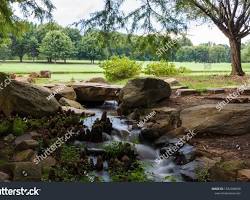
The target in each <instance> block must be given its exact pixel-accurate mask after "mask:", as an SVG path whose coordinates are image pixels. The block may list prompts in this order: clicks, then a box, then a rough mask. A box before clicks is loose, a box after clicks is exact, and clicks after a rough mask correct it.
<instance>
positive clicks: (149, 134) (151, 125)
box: [138, 107, 181, 142]
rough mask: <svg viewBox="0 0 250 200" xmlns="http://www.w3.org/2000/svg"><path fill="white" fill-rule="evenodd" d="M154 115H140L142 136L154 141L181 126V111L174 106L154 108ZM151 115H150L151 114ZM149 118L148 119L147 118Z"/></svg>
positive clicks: (144, 138)
mask: <svg viewBox="0 0 250 200" xmlns="http://www.w3.org/2000/svg"><path fill="white" fill-rule="evenodd" d="M152 112H154V115H152V114H151V116H152V117H150V118H149V117H144V118H143V116H141V117H140V122H139V123H138V125H140V126H142V131H141V138H142V139H143V140H147V141H149V142H152V141H154V140H156V139H158V138H159V137H161V136H162V135H164V134H166V133H168V132H169V131H172V130H174V129H176V128H178V127H180V126H181V120H180V112H179V111H178V110H176V109H174V108H169V107H161V108H154V109H153V111H152V110H151V111H148V113H152ZM149 116H150V115H149ZM146 119H147V120H146Z"/></svg>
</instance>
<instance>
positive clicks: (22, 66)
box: [0, 61, 103, 74]
mask: <svg viewBox="0 0 250 200" xmlns="http://www.w3.org/2000/svg"><path fill="white" fill-rule="evenodd" d="M41 70H49V71H51V72H53V73H100V72H102V71H103V70H102V69H101V68H100V67H99V66H98V64H90V63H88V62H86V61H83V62H78V63H76V62H74V63H72V62H68V63H66V64H64V63H60V64H54V63H53V64H48V63H32V62H29V63H26V62H25V63H18V62H5V63H0V71H1V72H6V73H16V74H26V73H31V72H39V71H41Z"/></svg>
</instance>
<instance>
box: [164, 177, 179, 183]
mask: <svg viewBox="0 0 250 200" xmlns="http://www.w3.org/2000/svg"><path fill="white" fill-rule="evenodd" d="M164 179H165V180H166V181H169V182H177V180H176V178H175V177H174V176H166V177H165V178H164Z"/></svg>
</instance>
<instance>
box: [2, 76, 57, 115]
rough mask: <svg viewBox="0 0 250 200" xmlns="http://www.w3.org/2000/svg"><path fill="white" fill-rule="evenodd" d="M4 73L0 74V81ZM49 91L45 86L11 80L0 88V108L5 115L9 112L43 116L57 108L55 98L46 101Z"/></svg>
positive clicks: (53, 112) (3, 77) (3, 78)
mask: <svg viewBox="0 0 250 200" xmlns="http://www.w3.org/2000/svg"><path fill="white" fill-rule="evenodd" d="M5 79H6V75H5V74H3V73H1V74H0V82H2V81H4V80H5ZM49 95H50V92H49V90H48V89H47V88H44V87H39V86H35V85H32V84H27V83H22V82H18V81H16V80H12V81H11V82H10V84H9V85H7V86H6V87H5V88H4V89H2V90H0V110H2V111H3V112H4V114H5V115H6V116H10V115H11V113H17V114H20V115H24V116H27V115H31V116H33V117H43V116H46V115H51V114H55V113H56V112H57V111H58V110H59V107H60V105H59V103H58V102H57V100H56V99H55V98H51V99H50V101H48V99H47V97H48V96H49Z"/></svg>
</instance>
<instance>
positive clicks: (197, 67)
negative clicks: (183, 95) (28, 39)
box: [0, 60, 250, 75]
mask: <svg viewBox="0 0 250 200" xmlns="http://www.w3.org/2000/svg"><path fill="white" fill-rule="evenodd" d="M142 63H143V66H146V65H147V64H148V63H149V62H142ZM175 65H176V66H177V67H180V66H184V67H187V68H189V69H191V70H192V71H193V73H195V74H196V73H197V75H202V74H203V73H209V74H214V73H218V72H219V73H224V74H225V73H229V72H230V71H231V66H230V63H211V64H209V63H193V62H182V63H180V62H175ZM242 65H243V69H244V70H245V71H246V72H250V63H243V64H242ZM41 70H50V71H52V72H54V73H100V72H102V71H103V70H102V69H101V68H100V67H99V65H98V62H96V64H90V62H89V61H86V60H83V61H75V60H73V61H67V63H66V64H64V63H60V64H55V63H53V64H48V63H46V62H44V63H32V62H28V63H27V62H25V63H19V62H18V61H11V62H10V61H8V62H4V63H0V71H1V72H8V73H21V74H25V73H31V72H39V71H41Z"/></svg>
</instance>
